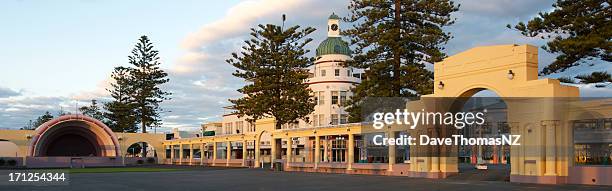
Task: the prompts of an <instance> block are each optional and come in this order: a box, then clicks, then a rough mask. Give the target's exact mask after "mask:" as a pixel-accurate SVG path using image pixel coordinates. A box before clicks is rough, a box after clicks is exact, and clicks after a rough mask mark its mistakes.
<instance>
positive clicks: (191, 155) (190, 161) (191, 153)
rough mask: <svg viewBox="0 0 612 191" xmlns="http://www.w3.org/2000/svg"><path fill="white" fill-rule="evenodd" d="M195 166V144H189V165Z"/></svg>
mask: <svg viewBox="0 0 612 191" xmlns="http://www.w3.org/2000/svg"><path fill="white" fill-rule="evenodd" d="M191 164H193V143H191V144H189V165H191Z"/></svg>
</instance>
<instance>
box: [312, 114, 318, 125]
mask: <svg viewBox="0 0 612 191" xmlns="http://www.w3.org/2000/svg"><path fill="white" fill-rule="evenodd" d="M312 126H315V127H318V126H319V115H313V116H312Z"/></svg>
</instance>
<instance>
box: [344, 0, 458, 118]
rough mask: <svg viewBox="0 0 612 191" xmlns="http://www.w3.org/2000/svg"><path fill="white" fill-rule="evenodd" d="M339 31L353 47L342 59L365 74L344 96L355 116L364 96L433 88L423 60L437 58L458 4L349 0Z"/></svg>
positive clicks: (397, 94) (421, 0) (406, 93)
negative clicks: (349, 25) (349, 95)
mask: <svg viewBox="0 0 612 191" xmlns="http://www.w3.org/2000/svg"><path fill="white" fill-rule="evenodd" d="M348 8H349V10H350V15H349V17H347V18H345V19H344V20H345V21H347V22H351V23H353V27H352V28H350V29H348V30H346V31H344V33H343V34H344V35H346V36H348V37H349V38H350V43H351V45H352V46H354V47H355V51H354V55H353V60H351V61H348V62H346V64H347V65H349V66H352V67H355V68H361V69H365V79H364V80H362V83H361V84H358V85H357V86H356V87H355V88H354V89H353V96H352V98H351V100H350V101H349V102H348V107H347V111H348V112H349V114H350V116H349V121H351V122H360V121H362V119H361V114H360V113H361V106H360V104H362V102H363V101H364V99H365V98H366V97H407V98H415V97H419V96H420V95H424V94H429V93H432V92H433V72H432V71H430V70H428V69H426V65H432V64H433V63H434V62H438V61H441V60H442V59H443V58H444V57H446V55H445V54H444V53H443V52H442V50H443V49H444V48H443V45H445V44H446V42H447V41H448V40H449V39H450V38H451V35H450V33H446V32H444V31H443V29H442V28H443V27H445V26H449V25H452V24H453V23H454V19H453V18H451V13H453V12H455V11H457V10H458V6H456V5H455V4H454V2H453V1H450V0H352V1H351V3H350V5H349V7H348Z"/></svg>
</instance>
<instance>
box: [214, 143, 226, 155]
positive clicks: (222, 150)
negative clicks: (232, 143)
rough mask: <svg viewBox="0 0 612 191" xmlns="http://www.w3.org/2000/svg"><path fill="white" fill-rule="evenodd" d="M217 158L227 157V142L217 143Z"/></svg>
mask: <svg viewBox="0 0 612 191" xmlns="http://www.w3.org/2000/svg"><path fill="white" fill-rule="evenodd" d="M216 149H217V159H226V158H227V144H226V143H225V142H219V143H217V148H216Z"/></svg>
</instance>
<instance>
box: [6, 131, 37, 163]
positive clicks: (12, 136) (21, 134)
mask: <svg viewBox="0 0 612 191" xmlns="http://www.w3.org/2000/svg"><path fill="white" fill-rule="evenodd" d="M33 134H34V130H0V139H4V140H8V141H10V142H12V143H15V144H16V145H17V147H18V149H19V152H18V157H24V156H26V155H27V154H28V149H29V145H30V139H29V138H28V137H29V136H31V135H33Z"/></svg>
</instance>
